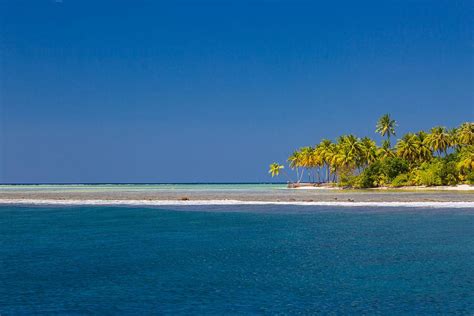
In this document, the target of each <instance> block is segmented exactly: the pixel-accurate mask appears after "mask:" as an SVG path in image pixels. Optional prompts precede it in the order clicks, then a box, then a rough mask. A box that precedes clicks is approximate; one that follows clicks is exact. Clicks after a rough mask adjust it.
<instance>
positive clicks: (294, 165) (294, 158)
mask: <svg viewBox="0 0 474 316" xmlns="http://www.w3.org/2000/svg"><path fill="white" fill-rule="evenodd" d="M288 162H289V163H290V168H291V169H295V170H296V181H297V182H299V179H300V174H299V168H300V167H301V153H300V152H299V151H298V150H295V151H294V152H293V153H292V154H291V156H290V157H289V158H288Z"/></svg>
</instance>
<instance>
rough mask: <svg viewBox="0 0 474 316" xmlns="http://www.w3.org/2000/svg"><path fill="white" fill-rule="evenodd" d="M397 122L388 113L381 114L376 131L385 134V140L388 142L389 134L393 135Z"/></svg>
mask: <svg viewBox="0 0 474 316" xmlns="http://www.w3.org/2000/svg"><path fill="white" fill-rule="evenodd" d="M396 126H397V122H396V121H395V120H393V119H392V118H391V117H390V114H385V115H382V117H380V118H379V120H378V122H377V126H376V127H377V129H376V130H375V132H376V133H379V134H380V135H382V137H383V136H385V135H387V140H388V142H389V143H390V136H392V135H395V127H396Z"/></svg>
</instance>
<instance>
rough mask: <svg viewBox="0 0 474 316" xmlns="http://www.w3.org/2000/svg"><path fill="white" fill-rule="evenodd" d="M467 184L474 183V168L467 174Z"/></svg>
mask: <svg viewBox="0 0 474 316" xmlns="http://www.w3.org/2000/svg"><path fill="white" fill-rule="evenodd" d="M466 182H467V184H474V170H473V171H471V172H469V173H468V174H467V175H466Z"/></svg>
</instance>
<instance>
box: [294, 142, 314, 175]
mask: <svg viewBox="0 0 474 316" xmlns="http://www.w3.org/2000/svg"><path fill="white" fill-rule="evenodd" d="M313 151H314V149H313V147H310V146H307V147H303V148H301V149H300V153H301V165H302V167H304V168H305V169H306V170H308V176H309V177H310V182H311V169H312V168H314V166H315V165H314V155H313ZM303 171H304V170H303ZM303 171H302V172H301V177H300V179H299V181H301V180H302V179H303ZM299 181H298V182H299Z"/></svg>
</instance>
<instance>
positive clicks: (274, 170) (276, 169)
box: [268, 162, 285, 178]
mask: <svg viewBox="0 0 474 316" xmlns="http://www.w3.org/2000/svg"><path fill="white" fill-rule="evenodd" d="M284 168H285V166H283V165H280V164H279V163H277V162H274V163H272V164H271V165H270V169H269V170H268V173H270V174H271V175H272V178H273V177H275V176H278V175H279V174H280V170H282V169H284Z"/></svg>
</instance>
